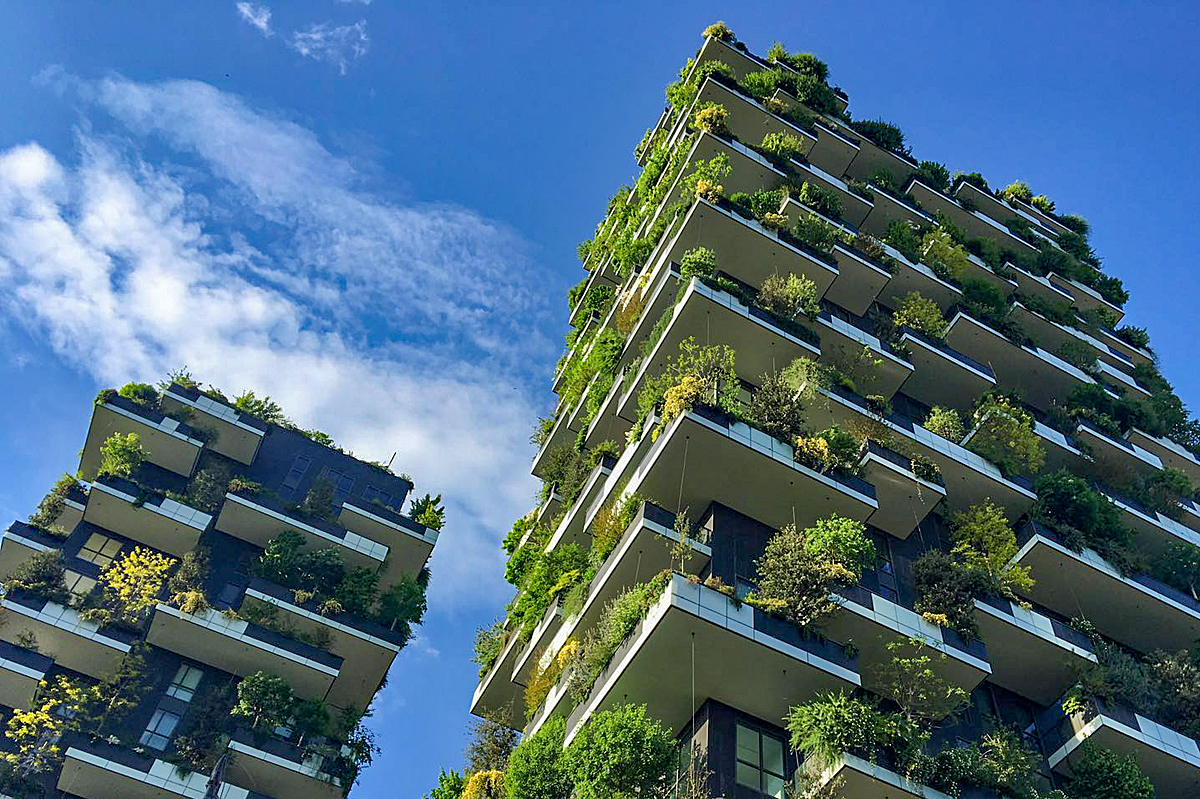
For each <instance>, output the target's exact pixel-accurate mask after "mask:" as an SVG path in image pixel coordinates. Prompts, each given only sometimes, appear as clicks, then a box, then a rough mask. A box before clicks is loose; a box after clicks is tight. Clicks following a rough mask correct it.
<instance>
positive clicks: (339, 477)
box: [321, 468, 354, 502]
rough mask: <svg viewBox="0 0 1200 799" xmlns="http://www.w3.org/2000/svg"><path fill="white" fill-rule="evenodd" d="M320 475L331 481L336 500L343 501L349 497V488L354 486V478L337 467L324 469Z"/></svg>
mask: <svg viewBox="0 0 1200 799" xmlns="http://www.w3.org/2000/svg"><path fill="white" fill-rule="evenodd" d="M321 476H322V477H324V478H325V479H327V480H329V481H330V482H331V483H333V491H334V493H335V494H337V498H338V500H340V501H342V502H345V501H346V500H348V499H349V498H350V489H351V488H353V487H354V478H353V477H351V476H350V475H348V474H344V473H343V472H339V471H338V470H337V469H328V468H327V469H325V471H323V472H322V473H321Z"/></svg>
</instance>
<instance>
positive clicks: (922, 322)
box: [892, 291, 961, 440]
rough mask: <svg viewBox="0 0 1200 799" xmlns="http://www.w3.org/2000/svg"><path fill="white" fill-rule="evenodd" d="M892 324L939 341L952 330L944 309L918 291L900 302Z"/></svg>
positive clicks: (893, 315) (909, 294)
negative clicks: (944, 314)
mask: <svg viewBox="0 0 1200 799" xmlns="http://www.w3.org/2000/svg"><path fill="white" fill-rule="evenodd" d="M892 322H893V323H894V324H895V325H896V326H897V327H911V328H912V329H913V330H916V331H917V332H918V333H923V334H924V335H926V336H929V337H930V338H932V339H937V340H939V341H940V340H942V339H944V338H945V337H946V331H947V330H949V329H950V324H949V323H948V322H947V321H946V319H945V317H943V316H942V309H941V308H940V307H938V304H937V303H936V302H934V301H933V300H931V299H929V298H928V297H925V296H922V295H921V293H920V292H917V291H910V292H909V293H908V294H906V295H904V297H903V299H901V300H900V307H899V308H897V309H896V312H895V313H894V314H892ZM959 440H961V438H960V439H959Z"/></svg>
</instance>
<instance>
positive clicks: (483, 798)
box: [461, 769, 507, 799]
mask: <svg viewBox="0 0 1200 799" xmlns="http://www.w3.org/2000/svg"><path fill="white" fill-rule="evenodd" d="M506 795H507V794H505V792H504V772H503V771H500V770H498V769H490V770H488V771H476V772H475V773H474V774H472V775H471V776H470V777H468V778H467V784H466V785H465V786H464V787H463V792H462V796H461V799H504V797H505V796H506Z"/></svg>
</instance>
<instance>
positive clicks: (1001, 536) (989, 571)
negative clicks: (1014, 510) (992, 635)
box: [951, 499, 1033, 599]
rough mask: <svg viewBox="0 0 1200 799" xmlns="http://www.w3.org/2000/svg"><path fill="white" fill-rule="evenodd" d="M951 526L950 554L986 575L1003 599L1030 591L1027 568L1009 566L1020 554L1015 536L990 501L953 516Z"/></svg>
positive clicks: (1006, 520) (1012, 564) (1030, 583)
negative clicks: (952, 544)
mask: <svg viewBox="0 0 1200 799" xmlns="http://www.w3.org/2000/svg"><path fill="white" fill-rule="evenodd" d="M952 526H953V531H954V532H953V538H954V549H953V550H951V554H952V555H954V556H955V557H958V558H961V559H962V560H963V562H964V563H966V564H967V566H969V567H971V568H973V569H978V570H979V571H980V572H982V573H983V574H985V575H986V576H987V578H988V581H989V582H990V583H992V585H994V586H995V587H996V588H997V589H998V590H999V591H1000V592H1001V593H1002V594H1004V596H1006V597H1008V598H1009V599H1015V598H1016V593H1015V592H1017V591H1028V590H1029V589H1030V588H1032V587H1033V578H1032V577H1030V576H1029V567H1027V566H1019V565H1017V564H1015V563H1013V562H1012V559H1013V558H1014V557H1016V554H1017V552H1018V550H1019V547H1018V546H1017V536H1016V534H1015V533H1014V532H1013V530H1012V528H1011V527H1009V525H1008V519H1007V518H1005V516H1004V511H1003V510H1001V509H1000V508H999V507H997V506H996V505H994V504H992V501H991V500H990V499H985V500H984V501H983V502H982V503H980V504H978V505H972V506H971V507H969V508H966V509H965V510H962V511H959V512H958V513H956V514H955V515H954V518H953V520H952Z"/></svg>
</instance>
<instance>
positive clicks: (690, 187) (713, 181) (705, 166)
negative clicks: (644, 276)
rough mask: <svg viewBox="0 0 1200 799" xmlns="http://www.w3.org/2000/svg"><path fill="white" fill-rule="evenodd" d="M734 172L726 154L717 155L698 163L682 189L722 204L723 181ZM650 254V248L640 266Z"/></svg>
mask: <svg viewBox="0 0 1200 799" xmlns="http://www.w3.org/2000/svg"><path fill="white" fill-rule="evenodd" d="M732 171H733V167H731V166H730V165H729V156H727V155H725V153H717V154H716V155H714V156H713V157H712V158H710V159H709V160H707V161H700V162H698V163H697V164H696V166H695V167H694V168H693V169H692V171H691V173H690V174H688V175H687V176H686V177H685V178H684V179H683V180H682V181H680V187H681V188H682V190H683V193H684V195H685V196H687V197H693V196H694V197H701V198H703V199H705V200H708V201H709V202H713V203H715V202H720V200H721V195H722V194H723V193H724V191H725V188H724V187H723V186H722V185H721V181H722V180H724V179H725V178H726V177H728V175H729V173H730V172H732ZM649 254H650V248H649V247H647V248H646V252H645V254H644V255H642V256H641V257H640V258H638V259H637V263H638V265H640V264H641V263H642V261H644V260H645V256H647V255H649Z"/></svg>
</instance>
